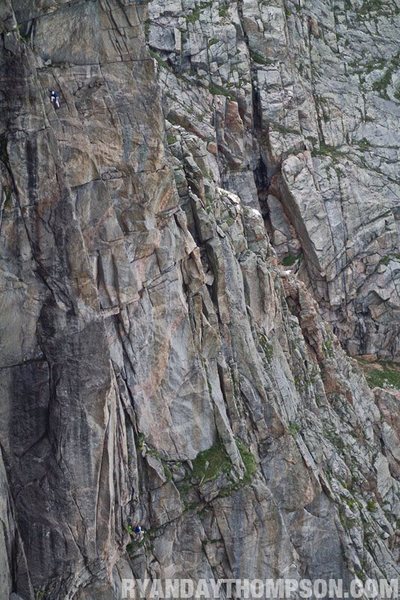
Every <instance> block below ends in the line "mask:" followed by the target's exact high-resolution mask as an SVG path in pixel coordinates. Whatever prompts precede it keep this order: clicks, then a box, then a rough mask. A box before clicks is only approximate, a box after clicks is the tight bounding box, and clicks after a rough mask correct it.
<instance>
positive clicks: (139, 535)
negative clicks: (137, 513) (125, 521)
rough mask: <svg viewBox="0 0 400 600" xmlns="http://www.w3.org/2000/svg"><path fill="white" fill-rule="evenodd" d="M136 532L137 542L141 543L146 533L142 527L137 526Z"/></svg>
mask: <svg viewBox="0 0 400 600" xmlns="http://www.w3.org/2000/svg"><path fill="white" fill-rule="evenodd" d="M134 532H135V536H136V541H138V542H141V541H142V539H143V536H144V532H143V529H142V528H141V527H140V525H136V527H135V529H134Z"/></svg>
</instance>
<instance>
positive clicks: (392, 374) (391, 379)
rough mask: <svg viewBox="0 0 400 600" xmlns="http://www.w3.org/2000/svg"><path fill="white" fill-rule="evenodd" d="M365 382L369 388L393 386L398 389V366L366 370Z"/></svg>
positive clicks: (399, 381)
mask: <svg viewBox="0 0 400 600" xmlns="http://www.w3.org/2000/svg"><path fill="white" fill-rule="evenodd" d="M366 377H367V382H368V385H369V386H370V387H371V388H374V387H380V388H395V389H396V390H400V368H399V367H397V368H389V367H387V366H386V367H385V368H380V369H371V370H369V371H368V372H367V375H366Z"/></svg>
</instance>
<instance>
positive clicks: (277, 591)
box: [121, 579, 399, 600]
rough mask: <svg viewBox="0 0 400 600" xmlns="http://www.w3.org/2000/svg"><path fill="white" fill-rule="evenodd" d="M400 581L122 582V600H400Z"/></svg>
mask: <svg viewBox="0 0 400 600" xmlns="http://www.w3.org/2000/svg"><path fill="white" fill-rule="evenodd" d="M398 592H399V580H398V579H391V580H387V579H367V580H366V581H361V580H360V579H352V580H350V581H344V580H342V579H314V580H312V579H198V580H193V579H152V580H150V579H123V580H122V590H121V600H131V599H135V600H140V599H141V598H146V599H147V600H153V599H154V600H158V599H161V598H165V599H171V600H189V599H191V598H196V599H197V598H198V599H202V598H207V599H214V598H234V599H241V598H243V599H250V600H253V598H254V599H258V598H266V599H269V598H271V599H275V598H276V599H278V598H292V599H294V598H310V599H312V600H314V599H323V598H327V599H331V598H332V599H335V598H338V599H340V598H342V599H343V598H349V599H353V598H354V599H358V598H376V599H377V600H386V599H389V598H390V599H395V598H398V597H399V595H398Z"/></svg>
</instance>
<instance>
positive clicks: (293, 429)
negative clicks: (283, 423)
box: [288, 421, 301, 437]
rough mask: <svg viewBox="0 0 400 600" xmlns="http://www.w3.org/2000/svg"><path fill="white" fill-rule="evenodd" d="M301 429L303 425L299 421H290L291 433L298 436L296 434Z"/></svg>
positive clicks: (289, 429)
mask: <svg viewBox="0 0 400 600" xmlns="http://www.w3.org/2000/svg"><path fill="white" fill-rule="evenodd" d="M300 430H301V425H299V423H295V422H294V421H291V422H290V423H289V426H288V431H289V433H290V435H292V436H293V437H296V435H297V434H298V433H299V431H300Z"/></svg>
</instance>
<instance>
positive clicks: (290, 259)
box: [282, 254, 299, 267]
mask: <svg viewBox="0 0 400 600" xmlns="http://www.w3.org/2000/svg"><path fill="white" fill-rule="evenodd" d="M298 258H299V257H298V256H294V254H288V255H287V256H285V258H283V259H282V264H283V266H284V267H291V266H292V265H294V263H295V262H296V260H297V259H298Z"/></svg>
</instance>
